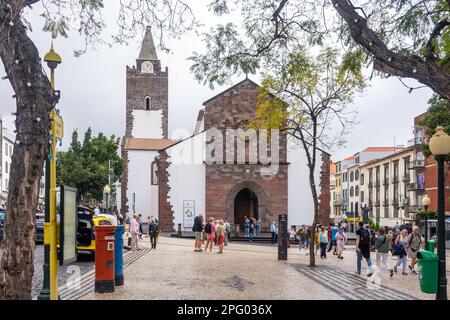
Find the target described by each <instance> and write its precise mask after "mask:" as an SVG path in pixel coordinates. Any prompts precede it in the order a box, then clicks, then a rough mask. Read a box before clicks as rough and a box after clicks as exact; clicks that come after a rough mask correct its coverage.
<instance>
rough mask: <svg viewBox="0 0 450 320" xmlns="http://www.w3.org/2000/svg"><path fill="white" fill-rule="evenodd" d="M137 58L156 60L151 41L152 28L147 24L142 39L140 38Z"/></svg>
mask: <svg viewBox="0 0 450 320" xmlns="http://www.w3.org/2000/svg"><path fill="white" fill-rule="evenodd" d="M138 60H158V55H157V54H156V49H155V43H154V42H153V36H152V28H151V27H150V26H147V28H146V30H145V36H144V40H142V46H141V52H140V53H139V58H138Z"/></svg>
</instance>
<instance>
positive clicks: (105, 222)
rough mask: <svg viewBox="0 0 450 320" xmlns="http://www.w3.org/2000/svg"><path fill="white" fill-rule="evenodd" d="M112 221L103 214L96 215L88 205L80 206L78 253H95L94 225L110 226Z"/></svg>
mask: <svg viewBox="0 0 450 320" xmlns="http://www.w3.org/2000/svg"><path fill="white" fill-rule="evenodd" d="M110 225H111V222H110V221H109V219H108V218H106V217H103V216H95V215H94V212H93V211H92V210H91V209H89V208H86V207H82V206H79V207H78V226H77V255H78V254H82V253H88V254H91V255H93V254H95V235H94V227H96V226H110Z"/></svg>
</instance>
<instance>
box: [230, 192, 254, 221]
mask: <svg viewBox="0 0 450 320" xmlns="http://www.w3.org/2000/svg"><path fill="white" fill-rule="evenodd" d="M244 217H253V218H255V219H258V217H259V216H258V196H257V195H256V193H254V192H253V191H252V190H251V189H249V188H244V189H242V190H241V191H239V192H238V194H237V195H236V197H235V198H234V223H236V224H239V225H241V224H242V223H243V222H244Z"/></svg>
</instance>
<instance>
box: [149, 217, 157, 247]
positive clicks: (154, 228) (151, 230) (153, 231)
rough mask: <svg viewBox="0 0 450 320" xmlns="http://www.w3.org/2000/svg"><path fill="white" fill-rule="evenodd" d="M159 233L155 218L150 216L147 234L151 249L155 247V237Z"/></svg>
mask: <svg viewBox="0 0 450 320" xmlns="http://www.w3.org/2000/svg"><path fill="white" fill-rule="evenodd" d="M158 233H159V225H158V221H157V220H156V218H154V217H152V218H151V220H150V225H149V226H148V236H149V237H150V244H151V246H152V247H151V249H156V239H157V237H158Z"/></svg>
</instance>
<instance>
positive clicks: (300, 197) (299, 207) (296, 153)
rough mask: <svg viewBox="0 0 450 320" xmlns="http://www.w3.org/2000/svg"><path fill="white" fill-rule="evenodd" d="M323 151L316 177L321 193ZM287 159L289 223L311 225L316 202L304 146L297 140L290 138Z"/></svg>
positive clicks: (319, 155) (319, 156) (319, 157)
mask: <svg viewBox="0 0 450 320" xmlns="http://www.w3.org/2000/svg"><path fill="white" fill-rule="evenodd" d="M320 159H321V153H319V154H318V162H317V166H316V170H315V174H314V177H315V179H316V184H317V187H318V188H317V191H318V194H319V195H320V187H319V183H320V169H321V165H322V163H321V160H320ZM287 161H288V162H289V163H290V164H289V167H288V177H289V178H288V223H289V225H301V224H306V225H309V224H311V223H312V221H313V218H314V203H313V199H312V195H311V189H310V186H309V168H308V166H307V159H306V154H305V152H304V150H303V147H302V146H301V145H299V144H297V143H296V142H295V141H293V140H291V139H288V153H287Z"/></svg>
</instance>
